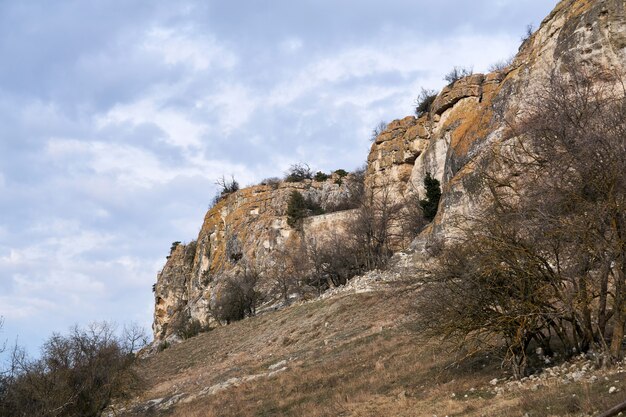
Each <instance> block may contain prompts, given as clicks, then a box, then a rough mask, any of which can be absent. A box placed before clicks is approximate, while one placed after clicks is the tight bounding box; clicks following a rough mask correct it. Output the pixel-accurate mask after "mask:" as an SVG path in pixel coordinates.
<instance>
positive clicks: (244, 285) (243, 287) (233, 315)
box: [213, 267, 262, 324]
mask: <svg viewBox="0 0 626 417" xmlns="http://www.w3.org/2000/svg"><path fill="white" fill-rule="evenodd" d="M258 283H259V273H258V272H257V271H256V270H254V269H252V268H249V267H244V269H243V270H242V271H240V272H239V273H238V274H237V275H235V276H233V277H228V278H225V279H224V282H223V284H222V286H221V288H220V290H219V293H218V295H217V300H216V302H215V305H214V306H213V315H214V316H215V318H216V319H217V320H219V321H221V322H223V323H226V324H229V323H231V322H233V321H238V320H242V319H244V318H246V317H251V316H254V315H255V314H256V308H257V306H258V305H259V303H260V302H261V300H262V294H261V293H260V292H259V290H258V288H257V284H258Z"/></svg>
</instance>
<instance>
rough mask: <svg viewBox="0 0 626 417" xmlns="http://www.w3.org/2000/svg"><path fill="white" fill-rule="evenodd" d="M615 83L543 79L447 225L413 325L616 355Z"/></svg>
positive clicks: (603, 77)
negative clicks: (474, 198)
mask: <svg viewBox="0 0 626 417" xmlns="http://www.w3.org/2000/svg"><path fill="white" fill-rule="evenodd" d="M622 79H623V77H621V76H610V74H608V75H607V74H600V75H599V74H589V73H586V72H584V71H582V70H581V69H575V70H572V71H569V72H568V73H566V74H553V75H552V76H551V77H550V78H549V80H548V82H547V83H546V84H545V85H544V86H543V88H541V89H540V90H539V91H538V92H537V93H536V95H534V96H533V97H532V98H531V99H530V100H529V102H528V103H527V106H526V111H525V113H524V114H523V115H522V117H521V118H520V119H518V120H515V121H513V122H512V123H511V125H510V132H509V134H508V135H507V136H506V137H505V140H504V142H503V143H501V144H498V145H497V146H495V147H494V150H493V153H492V154H491V155H490V156H489V164H488V165H487V167H486V168H484V169H483V171H482V172H480V174H479V178H480V181H481V182H482V185H483V187H484V189H485V192H484V195H483V196H482V198H483V204H482V208H481V209H480V210H478V212H477V213H476V214H475V215H473V216H469V217H460V218H459V219H457V221H458V224H457V232H458V238H457V240H456V241H454V242H452V243H451V244H449V245H448V247H447V248H446V249H444V251H443V253H442V254H441V255H440V256H439V259H438V263H437V266H436V267H435V268H434V269H433V270H432V271H431V274H430V279H429V284H428V285H427V286H426V288H425V290H424V292H423V293H422V301H421V303H420V309H421V311H422V327H423V328H424V329H425V330H426V331H427V332H428V331H429V332H430V333H431V334H433V335H434V334H435V333H439V334H440V335H445V336H448V337H451V336H457V338H456V339H457V340H459V341H463V342H467V341H468V340H472V339H473V340H476V338H479V339H480V340H481V341H482V342H485V341H488V340H492V341H494V342H496V344H497V343H499V342H500V341H501V340H504V343H505V360H506V361H507V363H508V364H509V365H511V367H512V369H513V371H514V372H515V374H516V375H518V376H521V375H523V374H524V369H525V366H526V363H527V349H528V347H529V346H530V345H531V343H536V344H537V345H539V346H541V347H543V348H544V350H545V351H546V352H550V349H552V346H553V345H552V344H551V343H550V341H551V339H552V338H557V339H559V341H560V346H562V347H563V351H564V353H566V354H571V353H572V352H584V351H587V350H588V349H590V348H592V347H593V348H594V349H595V350H597V351H600V352H606V353H608V355H609V356H610V358H612V359H613V360H615V359H618V358H619V357H621V355H622V353H623V352H622V351H623V347H622V341H623V339H624V326H625V324H626V308H625V307H626V282H625V273H626V252H625V250H626V233H625V231H626V210H624V207H626V178H625V176H624V172H626V100H625V99H624V95H625V94H624V92H625V91H626V89H624V87H623V85H622V84H621V80H622Z"/></svg>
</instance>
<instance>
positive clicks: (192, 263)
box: [153, 0, 626, 341]
mask: <svg viewBox="0 0 626 417" xmlns="http://www.w3.org/2000/svg"><path fill="white" fill-rule="evenodd" d="M625 16H626V5H625V4H624V2H623V1H621V0H562V1H560V2H559V3H558V4H557V5H556V7H555V9H554V10H553V11H552V12H551V13H550V15H549V16H548V17H546V18H545V19H544V21H543V22H542V24H541V26H540V27H539V29H538V30H537V31H536V32H535V33H534V34H532V36H530V37H529V38H528V39H526V40H525V41H524V42H523V44H522V45H521V47H520V50H519V52H518V54H517V55H516V57H515V58H514V59H513V60H512V62H511V64H510V65H508V66H506V67H504V68H500V69H498V70H497V71H494V72H492V73H489V74H473V75H471V76H468V77H465V78H462V79H460V80H458V81H456V82H454V83H452V84H450V85H448V86H446V87H445V88H444V89H443V90H442V91H441V92H440V93H439V94H438V95H437V97H436V99H435V100H434V102H433V103H432V105H431V108H430V110H429V111H428V112H427V113H425V114H423V115H422V116H420V117H414V116H409V117H405V118H403V119H400V120H395V121H393V122H391V123H389V124H388V126H387V128H386V130H385V131H384V132H382V133H381V134H380V135H379V136H378V137H377V138H376V139H375V141H374V143H373V144H372V147H371V150H370V153H369V156H368V166H367V171H366V176H365V182H366V184H367V185H369V186H370V187H371V188H372V189H374V190H375V189H377V188H381V187H391V189H392V190H393V193H394V195H395V196H396V198H398V199H400V198H406V197H407V196H410V195H411V194H414V193H417V194H419V195H423V193H424V190H423V186H422V182H423V178H424V176H425V175H426V173H427V172H429V173H431V174H432V175H433V176H434V177H435V178H437V179H438V180H440V182H441V184H442V191H443V193H442V198H441V201H440V206H439V211H438V214H437V217H436V218H435V220H434V222H433V224H432V226H430V227H428V228H427V229H425V231H424V232H423V233H422V234H421V235H420V237H418V239H417V240H416V241H415V242H414V245H413V248H414V249H415V250H414V251H413V252H412V253H411V254H409V256H408V257H405V259H404V260H403V261H402V262H401V263H402V264H404V265H405V266H409V267H411V266H415V263H416V262H422V261H423V256H424V253H423V251H420V249H421V248H423V247H424V246H425V244H426V243H427V242H428V240H429V239H431V238H432V237H433V236H439V237H445V236H448V235H449V234H450V233H452V232H451V229H450V226H449V225H450V223H451V222H450V220H451V219H452V218H453V217H454V216H455V215H458V214H467V213H471V212H472V210H473V209H474V208H475V207H476V206H477V205H478V204H480V193H481V186H480V181H479V179H478V176H477V175H476V169H475V168H476V166H478V165H479V164H484V163H488V160H487V158H488V152H486V150H487V149H488V147H489V145H490V144H492V143H494V142H496V141H499V140H500V139H501V138H502V136H503V134H504V132H505V131H506V128H507V125H506V121H507V120H510V119H511V118H514V116H515V115H516V114H518V113H519V112H520V111H521V110H523V108H524V106H525V105H527V102H526V98H527V97H529V96H531V95H532V93H533V91H534V90H535V89H536V88H537V86H538V85H540V84H541V81H542V80H544V79H545V78H546V77H548V76H549V75H550V73H551V71H557V72H558V71H562V70H563V69H564V68H566V67H567V66H578V67H584V68H588V69H591V70H603V71H612V72H614V71H617V70H624V69H625V68H626V18H625ZM335 182H336V181H335V180H333V179H331V180H328V181H326V182H324V183H315V182H306V183H302V184H285V183H283V184H280V185H278V186H276V187H272V186H256V187H250V188H246V189H244V190H240V191H237V192H235V193H233V194H232V195H230V196H228V197H227V198H226V199H224V200H223V201H221V202H220V203H218V204H217V205H216V206H215V207H213V208H212V209H210V210H209V212H208V213H207V215H206V216H205V219H204V223H203V225H202V229H201V231H200V233H199V235H198V237H197V240H196V241H194V242H192V243H191V244H188V245H179V246H178V247H176V248H175V250H174V251H173V252H172V254H171V256H170V258H169V260H168V262H167V263H166V265H165V267H164V268H163V271H162V272H161V273H160V274H159V276H158V280H157V284H156V285H155V320H154V325H153V330H154V335H155V340H157V341H159V340H164V339H165V338H167V337H169V336H170V335H171V332H170V331H168V329H167V326H168V323H170V322H171V321H172V320H174V319H175V318H176V317H177V316H180V315H181V314H184V315H186V317H188V318H196V319H198V320H200V321H201V322H203V323H207V322H208V321H209V320H210V303H211V299H212V297H214V291H215V283H216V280H215V278H216V277H218V276H219V275H220V274H223V273H228V272H229V271H233V270H235V269H236V268H237V264H238V263H239V261H238V260H236V259H247V260H248V261H252V262H256V263H258V264H267V263H271V262H272V253H273V251H274V250H276V249H279V248H280V247H283V246H284V245H286V244H288V242H289V241H290V239H291V238H292V237H293V235H292V233H291V231H290V229H289V227H288V226H287V224H286V218H285V208H286V201H287V198H288V195H289V193H290V192H291V191H292V190H293V189H297V190H300V191H302V192H303V194H306V195H308V196H310V197H311V198H313V199H316V201H319V202H321V204H322V205H324V204H329V202H333V201H334V202H337V201H338V200H339V199H341V196H342V195H345V193H347V192H348V191H347V190H348V189H347V187H345V186H341V185H338V184H336V183H335ZM346 216H349V213H346V212H336V213H331V214H327V215H323V216H316V217H311V218H309V219H308V220H307V223H306V224H305V234H307V233H308V234H315V233H319V234H324V233H325V231H327V230H330V229H332V228H336V227H341V224H342V222H343V221H344V220H345V219H346V218H347V217H346ZM333 291H334V290H333Z"/></svg>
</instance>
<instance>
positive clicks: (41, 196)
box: [0, 0, 556, 351]
mask: <svg viewBox="0 0 626 417" xmlns="http://www.w3.org/2000/svg"><path fill="white" fill-rule="evenodd" d="M555 4H556V1H555V0H473V1H469V0H440V1H436V2H435V1H421V0H385V1H380V0H379V1H374V0H332V1H331V0H266V1H254V0H229V1H226V0H210V1H207V0H204V1H200V0H199V1H184V0H183V1H176V2H172V1H153V0H150V1H147V0H146V1H142V0H89V1H86V0H75V1H71V0H61V1H55V2H50V1H43V0H42V1H37V0H30V1H20V0H1V1H0V60H1V61H0V316H3V317H4V320H5V324H4V328H3V329H2V333H0V339H9V340H14V339H15V338H16V337H18V336H19V342H20V343H21V344H24V345H26V346H27V347H28V348H29V349H30V350H31V351H36V348H37V346H39V345H40V344H41V342H42V341H43V340H44V339H45V338H46V337H47V336H48V335H49V334H50V333H51V332H53V331H61V332H63V331H65V330H67V328H68V327H69V326H70V325H72V324H74V323H78V324H85V323H87V322H89V321H94V320H113V321H116V322H118V323H125V322H130V321H136V322H139V323H141V324H143V325H145V326H146V327H148V326H149V324H150V323H151V319H152V317H151V314H152V302H153V299H152V292H151V285H152V283H153V282H155V280H156V274H157V271H158V270H159V269H160V268H161V267H162V265H163V263H164V261H165V256H166V255H167V254H168V252H169V247H170V244H171V242H172V241H175V240H181V241H189V240H192V239H194V238H195V237H196V235H197V233H198V231H199V228H200V225H201V223H202V218H203V215H204V213H205V211H206V209H207V206H208V204H209V202H210V201H211V199H212V197H213V195H214V194H215V185H214V182H215V180H216V178H218V177H220V176H221V175H231V174H232V175H234V176H235V177H236V178H237V179H238V180H239V181H240V183H242V184H243V185H246V184H253V183H255V182H258V181H260V180H261V179H263V178H266V177H271V176H281V175H282V174H283V172H284V171H285V170H286V169H287V168H288V167H289V165H290V164H292V163H295V162H300V161H302V162H308V163H309V164H310V165H311V166H312V167H313V168H314V169H316V170H317V169H320V170H331V169H338V168H344V169H352V168H354V167H356V166H358V165H361V164H362V163H363V162H364V161H365V158H366V156H367V151H368V147H369V140H368V139H369V136H370V132H371V130H372V128H373V127H374V126H375V125H376V124H377V123H378V122H379V121H381V120H384V121H390V120H392V119H394V118H401V117H404V116H406V115H409V114H411V112H412V104H413V102H414V99H415V97H416V95H417V94H418V92H419V90H420V88H421V87H428V88H437V89H438V88H440V87H441V86H442V85H443V84H444V82H443V80H442V77H443V75H444V74H445V73H446V72H447V71H448V70H449V69H451V68H452V67H453V66H454V65H463V66H472V67H473V68H474V71H476V72H483V71H485V69H486V68H487V67H488V66H489V65H490V64H492V63H494V62H496V61H498V60H501V59H505V58H507V57H509V56H511V55H513V54H514V53H515V52H516V50H517V48H518V45H519V42H520V37H521V36H522V35H523V34H524V32H525V28H526V26H527V25H528V24H531V23H532V24H534V25H535V27H536V26H537V25H538V24H539V22H540V21H541V19H542V18H543V17H545V16H546V15H547V14H548V12H549V11H550V10H551V9H552V8H553V6H554V5H555Z"/></svg>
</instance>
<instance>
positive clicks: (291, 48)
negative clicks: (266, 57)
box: [279, 37, 304, 53]
mask: <svg viewBox="0 0 626 417" xmlns="http://www.w3.org/2000/svg"><path fill="white" fill-rule="evenodd" d="M303 45H304V42H303V41H302V39H300V38H298V37H290V38H287V39H285V40H284V41H282V42H281V43H280V45H279V48H280V50H281V51H283V52H286V53H294V52H297V51H299V50H300V49H302V46H303Z"/></svg>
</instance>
